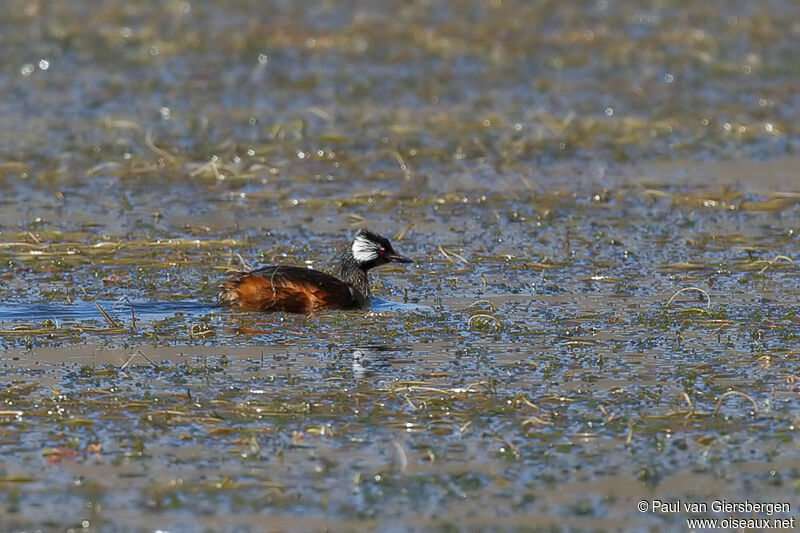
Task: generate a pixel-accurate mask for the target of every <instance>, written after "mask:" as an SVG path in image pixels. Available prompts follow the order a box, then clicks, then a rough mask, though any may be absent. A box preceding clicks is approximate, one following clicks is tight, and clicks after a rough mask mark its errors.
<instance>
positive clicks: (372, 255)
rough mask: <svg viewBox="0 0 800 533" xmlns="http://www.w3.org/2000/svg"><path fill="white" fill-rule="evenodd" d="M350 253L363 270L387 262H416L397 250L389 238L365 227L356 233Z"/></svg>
mask: <svg viewBox="0 0 800 533" xmlns="http://www.w3.org/2000/svg"><path fill="white" fill-rule="evenodd" d="M350 253H352V254H353V259H355V261H356V263H357V264H358V266H359V268H361V269H362V270H369V269H370V268H374V267H376V266H380V265H385V264H386V263H413V262H414V261H412V260H411V259H409V258H407V257H403V256H402V255H400V254H398V253H397V252H395V251H394V248H392V243H390V242H389V239H387V238H386V237H382V236H380V235H378V234H377V233H372V232H371V231H367V230H365V229H360V230H358V233H356V236H355V238H354V239H353V244H351V245H350Z"/></svg>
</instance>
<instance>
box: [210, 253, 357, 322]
mask: <svg viewBox="0 0 800 533" xmlns="http://www.w3.org/2000/svg"><path fill="white" fill-rule="evenodd" d="M217 300H218V301H219V303H220V304H222V305H231V306H234V307H240V308H242V309H250V310H258V311H288V312H291V313H312V312H314V311H319V310H322V309H352V308H354V307H359V306H360V305H362V304H363V302H361V301H359V299H358V298H357V295H356V293H355V291H354V290H353V288H352V287H351V286H350V285H348V284H347V283H345V282H344V281H342V280H340V279H339V278H337V277H335V276H331V275H330V274H325V273H324V272H320V271H318V270H311V269H308V268H303V267H296V266H283V265H275V266H267V267H263V268H259V269H257V270H252V271H250V272H237V273H235V274H233V275H232V276H231V277H229V278H228V279H227V281H225V282H224V283H223V284H222V285H221V287H220V292H219V294H218V296H217Z"/></svg>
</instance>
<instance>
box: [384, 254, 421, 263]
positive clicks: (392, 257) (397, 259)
mask: <svg viewBox="0 0 800 533" xmlns="http://www.w3.org/2000/svg"><path fill="white" fill-rule="evenodd" d="M385 257H386V259H387V260H388V261H389V262H390V263H413V262H414V260H413V259H409V258H408V257H403V256H402V255H400V254H397V253H395V254H389V255H387V256H385Z"/></svg>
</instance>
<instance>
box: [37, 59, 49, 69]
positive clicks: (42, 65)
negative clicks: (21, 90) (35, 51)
mask: <svg viewBox="0 0 800 533" xmlns="http://www.w3.org/2000/svg"><path fill="white" fill-rule="evenodd" d="M49 68H50V62H49V61H48V60H46V59H40V60H39V69H40V70H47V69H49Z"/></svg>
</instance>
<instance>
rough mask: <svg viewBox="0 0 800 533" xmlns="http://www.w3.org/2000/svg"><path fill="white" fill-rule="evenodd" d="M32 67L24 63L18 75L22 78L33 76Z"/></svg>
mask: <svg viewBox="0 0 800 533" xmlns="http://www.w3.org/2000/svg"><path fill="white" fill-rule="evenodd" d="M33 70H34V66H33V65H32V64H31V63H25V64H24V65H22V68H20V69H19V73H20V74H22V75H23V76H30V75H31V74H33Z"/></svg>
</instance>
